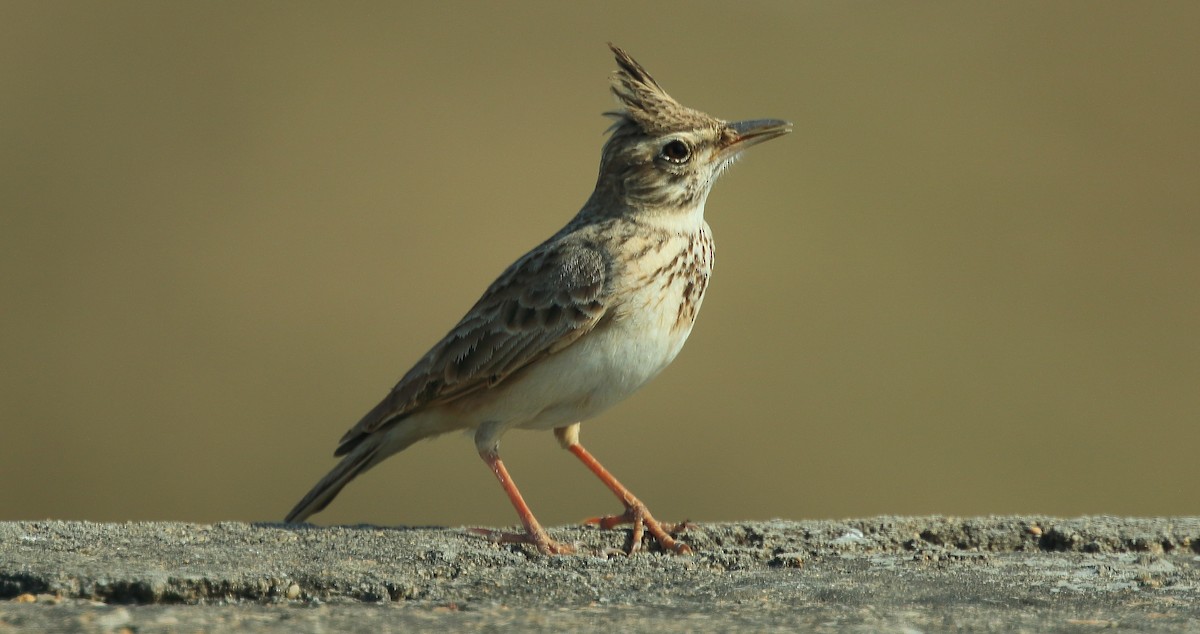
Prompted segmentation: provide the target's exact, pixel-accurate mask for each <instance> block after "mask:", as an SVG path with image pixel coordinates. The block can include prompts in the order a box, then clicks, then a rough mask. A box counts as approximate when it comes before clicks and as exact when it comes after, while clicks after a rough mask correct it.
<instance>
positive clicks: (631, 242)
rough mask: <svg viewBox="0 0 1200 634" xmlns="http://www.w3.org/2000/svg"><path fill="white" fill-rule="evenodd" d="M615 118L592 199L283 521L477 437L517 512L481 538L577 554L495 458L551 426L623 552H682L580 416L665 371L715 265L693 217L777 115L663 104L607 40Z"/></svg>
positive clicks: (344, 446) (515, 270) (779, 131)
mask: <svg viewBox="0 0 1200 634" xmlns="http://www.w3.org/2000/svg"><path fill="white" fill-rule="evenodd" d="M608 46H609V48H610V49H611V51H612V53H613V55H614V56H615V58H616V62H617V66H618V69H617V70H616V71H615V72H614V73H613V74H612V76H611V78H610V87H611V90H612V93H613V95H614V96H615V98H616V101H617V104H618V109H617V110H615V111H611V112H606V113H604V114H605V115H606V116H608V117H610V118H611V119H612V125H611V126H610V127H609V129H608V130H607V133H608V138H607V141H606V142H605V143H604V146H603V149H602V151H601V158H600V169H599V175H598V177H597V180H596V186H595V189H594V190H593V192H592V194H591V196H590V197H589V198H588V199H587V201H586V202H585V203H584V205H583V207H582V208H581V209H580V210H579V212H578V213H577V214H575V216H574V217H573V218H571V220H570V221H568V222H567V224H566V225H565V226H564V227H563V228H562V229H560V230H559V231H558V232H557V233H555V234H554V235H552V236H551V237H550V238H548V239H547V240H545V241H544V242H542V243H541V244H539V245H538V246H536V247H534V248H533V249H532V250H530V251H529V252H528V253H526V254H525V255H523V256H521V257H520V258H519V259H517V260H516V261H515V262H514V263H513V264H512V265H510V266H509V267H508V268H507V269H506V270H505V271H504V272H503V273H501V274H500V276H499V277H498V278H497V279H496V280H495V281H494V282H493V283H492V284H491V285H490V286H489V287H488V288H487V290H485V291H484V293H483V295H482V297H480V298H479V300H478V301H477V302H475V305H474V306H472V307H471V309H470V310H468V311H467V313H466V315H465V316H464V317H463V318H462V319H461V320H460V321H459V322H458V323H457V324H456V325H455V326H454V327H453V328H452V329H451V330H450V331H449V333H447V334H446V336H445V337H443V338H442V340H441V341H439V342H437V344H435V345H434V346H433V347H432V348H431V349H430V350H429V351H428V352H427V353H426V354H425V355H424V356H423V357H421V358H420V360H419V361H417V362H416V364H415V365H414V366H413V367H412V369H410V370H409V371H408V372H407V373H406V374H405V375H404V376H403V377H402V378H401V379H400V381H399V382H398V383H396V385H395V387H393V388H392V389H391V391H390V392H388V394H387V396H385V397H384V398H383V400H382V401H380V402H379V403H378V404H377V405H376V406H375V407H374V408H372V409H371V410H370V411H369V412H367V413H366V415H364V416H363V417H362V419H361V420H359V422H358V423H357V424H355V425H354V426H353V427H352V428H351V429H350V430H349V431H347V432H346V434H345V435H344V436H343V437H342V439H341V441H340V442H339V443H338V446H337V449H336V451H335V453H334V456H335V457H341V461H340V462H339V463H338V464H337V465H336V466H334V467H333V469H332V470H331V471H330V472H329V473H328V474H327V475H326V476H325V477H324V478H322V479H321V480H320V481H319V482H318V483H317V484H316V485H315V486H314V487H313V488H312V490H311V491H309V493H308V494H307V495H306V496H304V498H303V499H302V500H300V502H299V503H298V504H296V506H295V508H293V509H292V511H291V512H290V513H288V515H287V517H286V519H285V522H288V523H295V522H303V521H305V520H306V519H307V518H308V517H309V516H311V515H313V514H314V513H316V512H318V511H320V510H322V509H324V508H325V507H326V506H327V505H328V504H329V503H330V501H331V500H333V498H334V497H335V496H336V495H337V494H338V493H339V492H340V491H341V490H342V488H343V487H345V486H346V484H347V483H349V482H350V481H351V480H353V479H354V478H355V477H357V476H358V475H360V474H362V473H363V472H365V471H367V470H368V469H371V468H372V467H374V466H375V465H378V464H379V463H380V462H382V461H383V460H384V459H385V458H387V457H389V456H391V455H393V454H395V453H397V452H399V451H401V450H404V449H406V448H408V447H409V446H411V445H412V444H413V443H415V442H417V441H418V440H422V439H425V438H431V437H434V436H438V435H441V434H445V433H447V432H452V431H466V432H468V433H471V432H473V437H474V442H475V448H476V450H477V451H478V452H479V456H480V457H481V458H482V459H483V461H484V462H485V463H486V464H487V466H488V468H489V469H490V470H491V471H492V473H493V474H494V475H495V477H496V479H497V480H499V482H500V485H501V487H502V488H503V489H504V492H505V493H506V494H507V495H508V498H509V500H510V502H511V503H512V505H513V507H514V508H515V509H516V512H517V516H518V517H519V519H520V521H521V524H522V526H523V528H524V531H523V532H519V533H509V532H500V531H492V530H488V529H476V531H477V532H478V533H480V534H482V535H484V536H486V537H488V538H490V539H492V540H493V541H494V542H496V543H505V544H524V545H529V546H532V547H533V548H535V549H536V550H537V551H539V552H540V553H542V554H544V555H563V554H569V553H572V552H574V551H575V547H574V546H572V545H571V544H567V543H563V542H559V541H557V540H555V539H553V538H552V537H551V536H550V534H549V533H548V532H547V531H546V529H545V528H544V527H543V526H542V525H541V524H540V523H539V522H538V520H537V519H536V517H534V514H533V512H532V511H531V510H530V508H529V506H528V505H527V504H526V503H525V500H524V498H523V497H522V496H521V493H520V491H519V490H518V489H517V486H516V484H515V483H514V482H513V479H512V477H511V476H510V475H509V472H508V469H507V468H506V467H505V465H504V462H503V461H502V460H501V459H500V438H501V436H502V435H503V434H504V433H505V432H507V431H508V430H510V429H526V430H551V429H552V430H554V434H555V436H556V437H557V439H558V441H559V444H560V445H561V446H562V447H563V448H564V449H566V450H567V451H569V452H570V453H572V454H574V455H575V456H576V457H577V458H578V459H579V460H580V461H581V462H583V464H584V465H585V466H586V467H587V468H588V469H589V470H591V471H592V472H593V473H594V474H595V475H596V476H597V477H598V478H599V479H600V480H601V481H602V482H603V483H604V484H605V486H607V487H608V488H609V489H610V490H611V491H612V492H613V493H614V494H615V495H616V496H617V498H618V499H619V500H620V501H621V503H622V505H623V506H624V509H625V510H624V512H622V513H619V514H615V515H608V516H603V517H598V518H593V519H592V520H589V522H590V523H592V524H596V525H598V526H600V527H601V528H603V529H612V528H615V527H617V526H620V525H623V524H631V526H632V530H631V532H630V535H629V539H628V542H627V546H626V548H625V552H626V553H627V554H630V555H632V554H633V553H634V552H635V551H638V550H641V549H642V547H643V545H642V542H643V538H644V536H645V533H646V532H647V531H648V532H649V533H650V535H651V536H652V537H653V538H654V540H655V541H656V542H657V543H658V545H659V547H660V548H661V549H663V550H664V551H667V552H674V553H680V554H685V553H690V552H691V547H690V546H688V545H687V544H686V543H684V542H683V541H681V540H680V539H676V536H677V530H676V529H677V528H678V527H676V526H673V525H669V524H663V523H662V522H660V521H658V520H656V519H655V518H654V516H653V515H651V514H650V511H649V509H648V508H647V507H646V505H645V504H644V503H643V502H642V501H641V500H639V499H638V498H637V497H636V496H634V495H633V494H632V493H631V492H630V491H629V490H628V489H627V488H625V487H624V486H623V485H622V484H621V483H620V482H619V481H618V480H617V479H616V478H615V477H613V475H612V474H611V473H610V472H609V471H608V470H607V469H605V468H604V467H603V466H602V465H601V464H600V462H599V461H597V460H596V458H595V457H594V456H592V454H591V453H590V452H588V451H587V450H586V449H584V447H583V445H581V444H580V442H579V428H580V424H581V422H583V421H585V420H587V419H590V418H592V417H594V416H596V415H597V414H599V413H600V412H602V411H604V410H605V409H607V408H608V407H610V406H612V405H614V404H616V403H618V402H620V401H621V400H623V399H625V398H626V397H628V396H629V395H631V394H632V393H634V392H635V391H636V390H638V389H639V388H641V387H642V386H643V385H644V384H645V383H646V382H648V381H649V380H651V379H652V378H654V377H655V375H657V374H658V373H659V372H661V371H662V370H663V369H664V368H665V367H667V365H668V364H670V363H671V361H672V360H674V359H675V356H676V355H677V354H678V353H679V351H680V349H681V348H682V347H683V344H684V342H685V341H686V340H687V338H688V335H689V334H690V333H691V331H692V327H693V325H694V323H695V320H696V314H697V312H698V311H699V310H700V305H701V303H702V301H703V299H704V292H705V289H706V288H707V287H708V282H709V277H710V275H711V273H712V270H713V239H712V233H711V230H710V229H709V226H708V223H707V222H706V221H705V219H704V207H705V202H706V200H707V199H708V195H709V192H710V191H711V189H712V186H713V183H714V182H715V181H716V180H717V178H718V177H719V176H720V175H721V174H722V173H723V172H724V171H725V170H726V168H728V167H729V166H730V165H731V164H732V163H734V161H736V160H737V159H738V157H739V156H740V155H741V153H742V151H743V150H745V149H746V148H748V147H750V146H753V145H757V144H759V143H762V142H764V141H768V140H771V139H775V138H778V137H780V136H783V135H785V134H787V133H789V132H791V130H792V124H791V123H789V122H787V121H782V120H778V119H757V120H747V121H736V122H729V121H724V120H722V119H718V118H716V117H713V116H710V115H707V114H705V113H703V112H700V111H698V110H694V109H691V108H688V107H686V106H684V105H682V104H680V103H679V102H678V101H676V100H675V99H674V98H672V97H671V96H670V95H669V94H667V92H666V91H665V90H663V88H662V87H661V86H660V85H659V84H658V82H657V81H655V80H654V78H653V77H651V76H650V73H648V72H647V71H646V69H645V68H643V67H642V65H641V64H639V63H638V62H637V61H635V60H634V59H633V58H632V57H630V55H629V54H628V53H626V52H625V51H624V50H622V49H621V48H619V47H617V46H615V45H613V44H611V43H609V45H608Z"/></svg>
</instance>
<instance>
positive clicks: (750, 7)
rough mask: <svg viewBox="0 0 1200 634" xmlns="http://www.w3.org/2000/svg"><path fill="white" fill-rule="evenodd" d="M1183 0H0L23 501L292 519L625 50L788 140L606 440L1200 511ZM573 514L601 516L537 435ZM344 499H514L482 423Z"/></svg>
mask: <svg viewBox="0 0 1200 634" xmlns="http://www.w3.org/2000/svg"><path fill="white" fill-rule="evenodd" d="M1198 23H1200V4H1197V3H1194V2H1178V3H1171V2H1159V3H1113V2H1054V3H1044V2H1029V3H958V2H923V3H841V2H822V3H800V2H749V3H739V4H737V5H736V8H735V5H734V4H733V3H691V2H688V3H643V2H625V3H616V4H613V3H603V4H600V3H597V4H590V5H574V4H569V5H568V4H566V3H557V2H544V3H518V4H515V5H513V4H508V3H504V4H500V3H496V4H491V3H478V4H470V3H428V4H417V3H395V2H376V3H372V2H360V3H336V4H335V3H327V4H326V3H317V4H309V3H292V2H272V3H263V2H250V3H247V2H203V3H200V2H192V3H174V2H172V3H160V2H141V3H126V2H109V3H83V2H32V1H29V2H4V3H2V4H0V87H2V88H0V212H2V213H0V266H2V268H0V301H2V304H0V425H2V426H3V427H2V430H3V433H2V436H0V480H2V482H3V486H0V519H40V518H70V519H92V520H140V519H176V520H189V521H203V522H207V521H216V520H231V519H232V520H277V519H279V518H281V517H282V516H283V514H284V513H285V512H286V511H287V510H288V509H290V508H291V506H292V504H293V503H295V502H296V501H297V500H298V499H299V498H300V496H301V495H302V494H303V493H304V492H305V491H307V490H308V487H309V486H310V485H312V484H313V483H314V482H315V481H316V479H317V478H319V477H320V476H321V475H322V474H324V473H325V472H326V470H327V469H328V468H330V467H332V466H333V464H334V460H333V458H332V457H331V453H332V451H333V448H334V446H335V443H336V441H337V439H338V438H339V437H340V436H341V434H342V433H343V432H344V431H345V430H346V429H347V428H348V427H349V426H350V425H351V424H353V423H354V422H355V421H356V420H357V419H358V417H359V416H360V415H361V414H362V413H363V412H365V411H366V410H367V409H368V408H370V407H371V406H372V405H373V404H374V403H375V402H376V400H377V399H378V398H380V397H381V396H383V394H384V393H385V392H386V391H387V389H388V388H390V387H391V385H392V384H393V383H394V382H395V380H396V379H397V378H399V376H400V375H401V374H402V373H403V372H404V371H405V370H407V369H408V367H409V366H410V365H411V363H412V362H414V361H415V360H416V359H417V358H418V357H419V356H420V355H421V354H423V353H424V352H425V350H426V349H427V348H428V347H429V346H430V345H431V344H432V343H433V342H435V341H436V340H437V339H438V338H439V337H440V336H441V335H442V334H444V333H445V331H446V330H447V329H448V328H449V327H450V326H451V325H452V324H453V323H454V322H455V321H456V320H457V319H458V318H459V317H460V316H461V315H462V313H463V312H464V311H465V310H466V309H467V308H468V307H469V306H470V305H471V304H472V303H473V302H474V301H475V299H476V298H477V297H478V295H479V293H480V292H482V290H483V289H484V288H485V287H486V286H487V284H488V283H490V282H491V281H492V279H493V278H494V276H495V275H497V274H498V273H499V272H500V271H501V270H502V269H503V267H504V266H506V265H507V264H508V263H509V262H511V261H512V260H513V259H515V258H516V257H517V256H519V255H520V254H522V253H523V252H524V251H525V250H527V249H528V248H529V247H531V246H533V245H534V244H536V243H538V242H540V241H541V240H542V239H543V238H545V237H546V236H547V235H549V234H550V233H551V232H553V231H554V230H556V229H557V228H558V227H559V226H561V225H562V224H563V223H564V222H566V221H567V220H568V219H569V218H570V217H571V216H572V215H573V214H574V213H575V211H576V210H577V209H578V207H579V206H580V205H581V204H582V203H583V201H584V200H585V198H586V197H587V195H588V193H589V192H590V190H591V187H592V184H593V180H594V177H595V171H596V167H597V161H598V158H599V151H600V146H601V144H602V143H603V140H604V137H603V136H602V131H603V130H604V129H605V127H606V126H607V122H606V120H605V119H603V118H601V116H600V113H601V112H602V111H604V110H607V109H610V108H611V107H612V106H613V101H612V99H611V97H610V95H609V93H608V85H607V81H608V74H609V73H610V72H611V71H612V70H613V69H614V68H615V64H614V62H613V60H612V57H611V55H610V54H609V52H608V50H607V49H606V48H605V45H604V43H605V42H606V41H609V40H611V41H613V42H615V43H617V44H619V45H621V46H623V47H625V48H626V49H627V50H629V51H630V52H631V53H632V54H633V55H634V56H635V57H637V58H638V59H639V60H640V61H641V62H642V63H643V64H645V65H646V66H647V68H649V70H650V71H651V72H652V73H653V74H654V75H655V76H656V77H657V78H658V79H659V81H660V82H661V83H662V84H663V85H664V86H665V87H666V88H667V90H668V91H670V92H671V93H672V94H673V95H674V96H675V97H677V98H679V99H680V100H681V101H682V102H684V103H685V104H687V105H690V106H693V107H696V108H699V109H702V110H705V111H708V112H710V113H713V114H715V115H717V116H721V117H723V118H727V119H738V118H759V117H778V118H786V119H789V120H791V121H793V122H795V124H796V132H795V133H794V134H793V135H791V136H789V137H787V138H784V139H782V140H779V141H775V142H773V143H770V144H767V145H764V146H761V147H757V148H755V149H754V150H753V151H751V152H750V153H748V156H747V157H746V159H745V160H744V161H742V162H741V163H740V164H739V165H738V166H737V167H735V168H734V169H733V170H732V172H731V173H729V174H728V175H727V176H726V177H724V179H723V180H722V182H721V183H720V184H718V186H717V188H716V190H715V192H714V194H713V196H712V197H711V198H710V199H709V205H708V214H707V215H708V219H709V222H710V223H711V224H712V226H713V229H714V233H715V236H716V239H717V245H718V249H717V253H718V256H717V270H716V274H715V277H714V280H713V284H712V285H711V286H710V290H709V294H708V297H707V298H706V301H705V308H704V311H703V313H702V315H701V317H700V319H699V322H698V324H697V327H696V329H695V331H694V332H693V334H692V338H691V341H690V342H689V344H688V346H687V347H686V348H685V349H684V352H683V353H682V354H681V355H680V357H679V359H678V360H677V362H676V363H675V365H673V366H672V367H671V368H670V369H668V370H667V371H666V372H665V373H664V374H663V375H662V376H661V377H660V378H659V379H658V380H657V381H655V382H654V383H652V384H651V385H650V387H649V388H648V389H646V390H643V391H642V392H641V393H639V394H638V395H637V396H636V397H634V398H633V399H631V400H629V401H627V402H625V403H623V404H622V405H620V406H618V407H617V408H615V409H613V410H611V411H609V412H608V413H606V414H605V415H603V416H602V417H600V418H599V419H597V420H595V421H592V422H591V423H589V424H586V425H584V427H583V440H584V442H585V444H586V445H587V446H588V447H589V448H590V449H591V450H592V451H593V452H594V453H595V454H596V455H597V456H598V457H599V458H600V459H601V460H602V461H604V462H605V463H606V465H607V466H609V468H611V469H612V470H613V471H614V472H615V473H616V474H617V476H618V477H620V478H621V479H622V480H624V481H625V483H626V484H628V485H629V486H630V488H631V489H633V490H634V491H635V492H637V493H638V494H639V495H640V496H641V497H642V498H643V499H644V500H645V501H646V502H647V503H648V504H649V505H650V507H651V508H652V509H653V510H654V511H655V513H656V514H657V515H658V516H660V517H663V518H674V519H682V518H685V517H686V518H691V519H693V520H700V521H709V520H741V519H759V518H770V517H784V518H827V517H844V516H865V515H872V514H879V513H904V514H917V513H948V514H960V515H968V514H990V513H1012V512H1039V513H1053V514H1062V515H1072V514H1080V513H1115V514H1138V515H1149V514H1154V515H1159V514H1195V513H1197V512H1200V509H1198V506H1197V502H1196V494H1195V485H1196V477H1197V473H1198V468H1197V466H1196V451H1197V447H1198V446H1200V116H1198V115H1197V113H1200V79H1198V77H1200V76H1198V75H1197V74H1196V62H1197V60H1200V39H1198V38H1196V37H1195V25H1196V24H1198ZM503 455H504V457H505V458H506V462H507V464H508V465H509V467H510V469H511V470H512V472H513V475H514V477H515V478H516V480H517V482H518V484H519V485H520V486H521V487H522V489H523V490H524V492H525V494H526V497H527V499H528V500H529V501H530V504H531V505H532V507H533V509H534V510H535V512H537V514H538V515H539V517H540V518H541V519H542V520H543V521H544V522H546V523H548V524H551V525H555V524H563V523H570V522H575V521H578V520H580V519H582V518H584V517H587V516H591V515H596V514H602V513H607V512H615V511H617V510H619V507H618V505H617V502H616V500H614V499H613V498H612V497H611V496H610V494H609V493H608V492H607V491H606V490H605V489H604V488H603V487H602V486H601V485H600V484H599V482H597V481H596V480H595V479H594V478H593V477H592V476H591V475H590V474H589V473H588V472H587V471H586V470H585V469H584V468H583V467H582V466H581V465H579V464H578V463H577V462H576V461H575V459H574V458H572V457H571V456H570V455H569V454H567V453H566V452H563V451H561V450H559V449H558V447H557V444H556V442H555V440H554V438H553V436H552V435H551V434H549V433H542V434H535V433H529V432H514V433H511V434H509V435H508V436H506V438H505V443H504V445H503ZM315 519H316V521H318V522H323V523H359V522H366V523H374V524H449V525H458V524H475V525H511V524H514V523H515V522H516V518H515V515H514V514H513V512H512V509H511V507H509V505H508V502H507V500H506V499H505V497H504V495H503V494H502V493H501V491H500V489H499V487H498V486H497V484H496V483H495V481H494V479H493V478H492V476H491V475H490V474H489V473H488V471H487V469H486V467H485V466H484V465H483V464H482V463H481V462H480V461H479V459H478V457H477V456H476V455H475V451H474V448H473V445H472V443H471V442H470V440H469V439H468V438H464V437H461V436H458V435H454V436H448V437H443V438H440V439H438V440H436V441H433V442H431V443H423V444H420V445H417V446H415V447H414V448H412V449H410V450H408V451H406V452H405V453H403V454H401V455H399V456H396V457H394V458H392V459H391V460H389V461H388V462H387V463H385V464H384V465H383V466H382V467H380V468H378V469H376V470H375V471H372V472H371V473H369V474H367V475H366V476H364V477H362V478H360V479H359V480H357V481H356V482H354V483H353V484H352V485H351V486H350V487H348V488H347V489H346V491H345V492H343V494H342V495H341V496H340V497H339V498H338V499H337V500H336V501H335V502H334V503H333V505H332V506H331V507H330V508H329V509H328V510H327V511H326V512H324V513H323V514H321V515H318V516H316V518H315Z"/></svg>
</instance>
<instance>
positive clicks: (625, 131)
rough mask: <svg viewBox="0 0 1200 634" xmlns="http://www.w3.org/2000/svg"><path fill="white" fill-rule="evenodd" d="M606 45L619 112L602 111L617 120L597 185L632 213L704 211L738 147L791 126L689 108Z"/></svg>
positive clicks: (608, 200) (607, 202)
mask: <svg viewBox="0 0 1200 634" xmlns="http://www.w3.org/2000/svg"><path fill="white" fill-rule="evenodd" d="M609 47H610V48H611V49H612V51H613V53H614V54H615V55H616V58H617V64H618V65H619V66H620V69H619V70H618V71H616V72H615V73H613V76H612V91H613V94H615V95H616V97H617V101H618V102H619V104H620V106H621V109H620V110H618V111H615V112H609V113H605V114H607V115H609V116H611V117H614V118H615V119H616V122H615V123H614V124H613V125H612V127H611V128H610V132H611V136H610V137H609V139H608V142H607V143H605V145H604V152H603V155H602V157H601V160H600V176H599V180H598V182H597V187H596V193H597V195H604V196H605V198H606V200H605V201H604V204H605V205H606V206H610V207H611V206H613V205H614V204H616V205H617V206H618V207H624V208H625V212H626V213H635V214H675V213H692V212H695V211H697V210H702V209H703V207H704V201H705V199H707V198H708V193H709V191H710V190H711V189H712V185H713V183H714V182H715V181H716V179H717V177H718V176H720V174H721V172H722V171H723V170H724V169H725V168H726V167H728V166H729V165H730V164H732V163H733V162H734V161H735V160H737V158H738V156H739V155H740V154H741V152H742V151H743V150H745V149H746V148H748V147H750V146H752V145H756V144H758V143H762V142H763V141H768V140H770V139H774V138H776V137H779V136H782V135H784V134H787V133H788V132H791V130H792V124H790V123H788V122H786V121H779V120H776V119H760V120H755V121H737V122H729V121H723V120H721V119H717V118H716V117H712V116H710V115H707V114H705V113H703V112H700V111H698V110H693V109H691V108H688V107H686V106H684V105H682V104H680V103H679V102H678V101H675V99H673V98H672V97H671V96H670V95H668V94H667V93H666V91H665V90H663V89H662V87H661V86H659V85H658V82H656V81H655V80H654V78H653V77H651V76H650V73H648V72H646V69H644V68H642V66H641V64H638V63H637V62H636V61H634V59H633V58H632V57H630V56H629V54H628V53H626V52H625V51H623V50H621V49H620V48H618V47H616V46H613V45H612V44H609ZM596 202H600V201H596Z"/></svg>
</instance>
